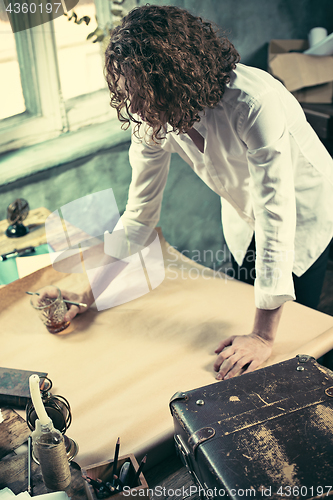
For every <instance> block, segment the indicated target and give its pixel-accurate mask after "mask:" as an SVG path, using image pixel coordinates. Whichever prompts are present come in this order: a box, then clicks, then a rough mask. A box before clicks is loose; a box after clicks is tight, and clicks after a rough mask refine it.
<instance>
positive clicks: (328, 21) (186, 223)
mask: <svg viewBox="0 0 333 500" xmlns="http://www.w3.org/2000/svg"><path fill="white" fill-rule="evenodd" d="M140 1H141V0H140ZM143 3H146V2H141V4H143ZM151 3H153V4H163V5H167V4H176V5H179V6H180V7H184V8H187V9H189V10H191V11H192V12H193V13H195V14H198V15H202V16H203V17H205V18H207V19H210V20H214V21H215V22H216V23H218V24H219V25H220V26H221V27H222V28H223V29H224V30H227V31H228V36H229V38H230V39H231V40H232V41H233V43H234V44H235V46H236V48H237V49H238V51H239V52H240V54H241V56H242V60H243V62H245V63H247V64H252V65H255V66H258V67H261V68H266V59H267V46H268V42H269V40H270V39H272V38H305V37H306V35H307V33H308V31H309V30H310V29H311V28H312V27H314V26H324V27H326V28H327V30H328V32H329V33H330V32H332V31H333V0H319V1H316V2H315V1H313V0H255V1H254V0H204V1H199V0H178V1H174V2H170V1H165V0H160V1H155V2H151ZM91 131H92V134H93V133H94V129H93V128H92V129H91ZM127 150H128V144H122V145H121V146H118V147H115V148H112V149H110V150H108V151H102V152H100V153H97V154H95V155H93V156H88V157H85V158H84V159H81V160H77V161H72V162H70V163H67V164H65V165H62V166H60V167H56V168H53V169H50V170H47V171H44V172H42V173H40V174H37V175H33V176H30V177H28V178H26V179H23V180H20V181H18V182H15V183H12V184H10V185H7V186H2V187H1V186H0V200H1V203H0V218H1V219H3V218H5V217H6V207H7V205H8V204H9V203H10V202H11V201H13V200H14V199H15V198H16V197H23V198H26V199H27V200H28V201H29V203H30V206H31V208H37V207H39V206H45V207H47V208H49V209H50V210H51V211H53V210H56V209H57V208H59V207H61V206H62V205H63V204H65V203H68V202H70V201H73V200H75V199H77V198H79V197H81V196H85V195H86V194H90V193H93V192H96V191H99V190H102V189H106V188H109V187H112V188H113V190H114V193H115V197H116V201H117V204H118V208H119V210H120V211H122V210H124V207H125V203H126V197H127V189H128V184H129V181H130V166H129V163H128V155H127ZM160 225H161V227H162V228H163V232H164V234H165V237H166V239H167V240H168V241H169V242H170V243H171V244H173V245H175V246H177V247H178V249H179V250H188V251H189V253H188V255H189V256H190V257H193V258H195V259H197V258H198V257H201V260H202V262H203V263H204V264H206V265H212V262H211V261H210V258H209V257H207V254H206V255H204V251H205V250H212V252H213V254H214V256H215V255H216V253H217V252H218V250H219V249H220V248H222V243H223V240H222V234H221V223H220V202H219V198H218V196H217V195H215V194H214V193H213V192H211V191H210V190H209V189H208V188H207V187H206V186H205V185H204V184H203V183H202V182H201V181H200V179H199V178H197V177H196V176H195V175H194V174H193V172H192V171H191V169H190V168H189V167H188V166H187V165H186V164H185V163H184V162H183V161H182V160H181V159H180V158H178V157H177V156H174V157H173V159H172V165H171V172H170V176H169V179H168V184H167V187H166V191H165V195H164V201H163V207H162V215H161V221H160ZM219 257H221V253H220V254H219ZM215 260H216V259H214V261H215ZM215 265H218V262H215Z"/></svg>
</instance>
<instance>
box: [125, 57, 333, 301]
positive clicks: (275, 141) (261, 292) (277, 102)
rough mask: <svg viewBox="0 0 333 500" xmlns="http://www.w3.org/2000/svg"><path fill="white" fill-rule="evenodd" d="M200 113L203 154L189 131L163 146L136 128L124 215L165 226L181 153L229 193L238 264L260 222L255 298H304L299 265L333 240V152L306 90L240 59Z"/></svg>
mask: <svg viewBox="0 0 333 500" xmlns="http://www.w3.org/2000/svg"><path fill="white" fill-rule="evenodd" d="M200 117H201V120H200V122H199V123H196V124H195V125H194V128H195V129H196V130H197V131H198V132H199V133H200V134H201V135H202V136H203V137H204V141H205V148H204V152H203V153H201V152H200V151H199V149H198V148H197V146H196V145H195V144H194V142H193V141H192V139H191V138H190V137H189V136H188V135H187V134H179V135H177V134H176V133H174V132H169V133H167V135H166V138H165V139H162V140H161V142H160V143H159V144H158V145H156V144H152V143H151V142H149V140H148V141H145V140H142V141H140V140H138V139H136V138H135V137H134V136H133V135H132V144H131V147H130V151H129V157H130V163H131V166H132V169H133V171H132V181H131V184H130V188H129V196H128V203H127V206H126V211H125V212H124V214H123V216H122V222H123V224H124V225H126V224H130V225H141V224H143V225H146V226H150V227H155V226H156V224H157V223H158V220H159V216H160V209H161V203H162V196H163V190H164V187H165V184H166V181H167V175H168V170H169V164H170V155H171V153H172V152H176V153H178V154H179V155H180V156H181V157H182V158H183V159H184V160H185V161H186V162H187V163H188V164H189V165H190V166H191V168H192V169H193V170H194V172H195V173H196V174H197V175H198V176H199V177H201V179H202V180H203V181H204V182H205V183H206V184H207V185H208V186H209V187H210V188H211V189H212V190H213V191H215V192H216V193H217V194H218V195H219V196H220V197H221V203H222V224H223V231H224V236H225V239H226V243H227V245H228V247H229V249H230V251H231V253H232V254H233V255H234V257H235V259H236V261H237V262H238V264H241V263H242V261H243V258H244V255H245V253H246V250H247V248H248V246H249V244H250V242H251V239H252V236H253V231H255V238H256V249H257V258H256V275H257V278H256V280H255V303H256V306H257V307H258V308H260V309H275V308H277V307H279V306H280V305H281V304H283V303H284V302H285V301H287V300H293V299H295V294H294V286H293V280H292V272H294V273H295V274H296V275H297V276H300V275H302V274H303V273H304V272H305V271H306V270H307V269H308V268H309V267H310V266H311V265H312V264H313V263H314V261H315V260H316V259H317V258H318V257H319V255H320V254H321V253H322V252H323V250H324V249H325V248H326V246H327V245H328V244H329V242H330V240H331V239H332V236H333V206H332V205H333V161H332V158H331V157H330V155H329V154H328V152H327V151H326V149H325V148H324V146H323V145H322V143H321V142H320V140H319V139H318V137H317V135H316V134H315V132H314V131H313V129H312V128H311V127H310V125H309V124H308V123H307V121H306V119H305V115H304V113H303V110H302V108H301V106H300V105H299V103H298V102H297V101H296V99H295V98H294V97H293V96H292V95H291V94H290V93H289V92H288V91H287V90H286V89H285V87H284V86H283V85H282V84H281V83H280V82H278V81H277V80H276V79H275V78H273V77H272V76H271V75H269V74H268V73H266V72H265V71H262V70H259V69H256V68H251V67H247V66H244V65H243V64H238V65H237V68H236V70H235V71H233V72H232V73H231V80H230V83H229V84H228V85H227V87H226V90H225V93H224V95H223V98H222V100H221V101H220V103H219V104H218V105H217V106H216V107H215V108H214V109H206V110H205V111H204V112H202V113H200ZM141 129H145V133H147V134H148V135H149V133H151V130H150V128H149V127H148V126H147V125H146V124H145V125H144V126H142V128H141ZM141 129H140V130H141ZM168 130H171V127H170V126H168ZM147 142H148V143H147Z"/></svg>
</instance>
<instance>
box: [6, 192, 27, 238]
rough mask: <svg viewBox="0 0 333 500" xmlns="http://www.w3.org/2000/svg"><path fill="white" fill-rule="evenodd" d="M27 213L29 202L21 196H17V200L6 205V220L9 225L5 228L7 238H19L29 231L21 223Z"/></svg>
mask: <svg viewBox="0 0 333 500" xmlns="http://www.w3.org/2000/svg"><path fill="white" fill-rule="evenodd" d="M28 214H29V203H28V202H27V200H24V199H23V198H17V200H15V201H13V203H10V204H9V205H8V207H7V220H8V222H9V226H8V227H7V229H6V236H8V238H19V237H20V236H24V235H26V234H27V233H28V232H29V229H28V228H27V227H26V226H24V224H22V222H23V221H24V220H25V219H26V218H27V217H28Z"/></svg>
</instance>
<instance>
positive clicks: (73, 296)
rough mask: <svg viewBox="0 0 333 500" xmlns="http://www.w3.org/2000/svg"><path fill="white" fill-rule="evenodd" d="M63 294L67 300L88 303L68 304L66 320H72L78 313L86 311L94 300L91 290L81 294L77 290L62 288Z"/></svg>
mask: <svg viewBox="0 0 333 500" xmlns="http://www.w3.org/2000/svg"><path fill="white" fill-rule="evenodd" d="M61 295H62V297H63V298H64V299H66V300H71V301H72V302H80V303H82V304H87V307H84V306H74V305H73V304H67V307H68V311H67V312H66V314H65V317H64V321H71V320H72V319H73V318H75V316H76V315H77V314H82V313H84V312H85V311H86V310H87V309H88V308H89V307H90V306H91V304H92V303H93V302H94V297H93V295H92V293H91V292H84V293H81V294H77V293H75V292H68V291H67V290H61Z"/></svg>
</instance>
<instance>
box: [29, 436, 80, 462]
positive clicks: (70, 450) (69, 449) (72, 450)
mask: <svg viewBox="0 0 333 500" xmlns="http://www.w3.org/2000/svg"><path fill="white" fill-rule="evenodd" d="M63 436H64V440H65V447H66V454H67V460H68V462H71V461H72V460H73V458H75V457H76V455H77V454H78V451H79V445H78V444H77V442H76V441H74V439H72V438H69V437H67V436H66V435H65V434H64V435H63ZM31 456H32V459H33V461H34V462H36V464H38V465H39V460H38V458H37V457H36V455H35V454H34V450H33V449H32V454H31Z"/></svg>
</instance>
